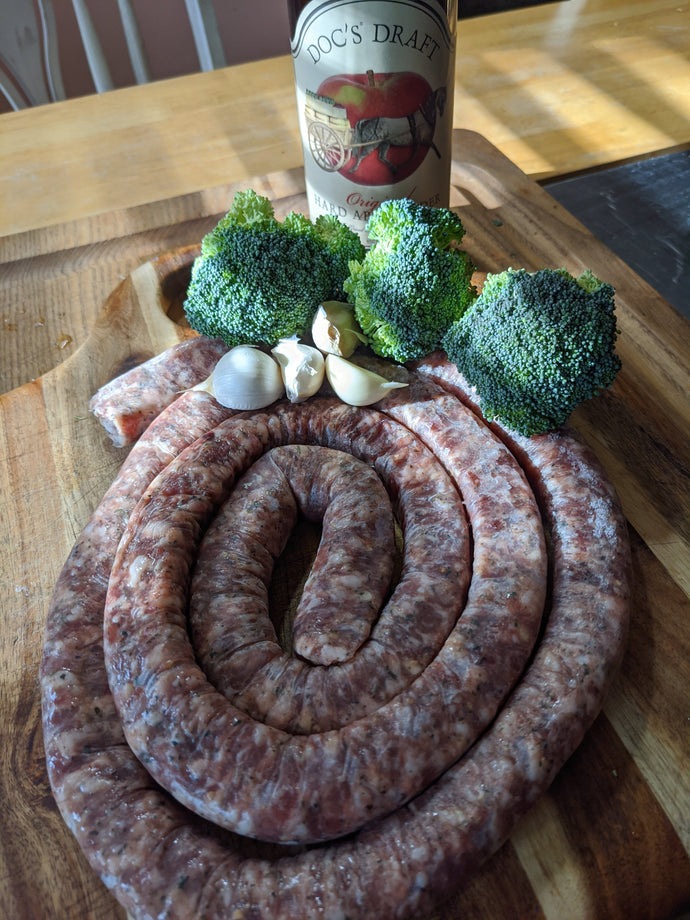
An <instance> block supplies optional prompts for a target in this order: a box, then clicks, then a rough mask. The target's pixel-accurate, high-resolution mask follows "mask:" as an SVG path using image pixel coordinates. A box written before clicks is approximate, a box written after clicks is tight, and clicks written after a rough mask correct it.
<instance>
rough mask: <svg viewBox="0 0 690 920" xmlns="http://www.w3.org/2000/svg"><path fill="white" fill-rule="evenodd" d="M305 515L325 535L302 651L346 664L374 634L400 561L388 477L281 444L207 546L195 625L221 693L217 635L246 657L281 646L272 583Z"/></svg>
mask: <svg viewBox="0 0 690 920" xmlns="http://www.w3.org/2000/svg"><path fill="white" fill-rule="evenodd" d="M298 512H301V514H302V515H303V516H304V517H306V518H307V520H311V521H322V534H321V541H320V544H319V549H318V552H317V554H316V558H315V559H314V562H313V566H312V569H311V572H310V574H309V577H308V578H307V581H306V583H305V585H304V588H303V591H302V597H301V599H300V601H299V604H298V605H297V609H296V611H295V614H294V620H293V623H292V645H293V648H294V650H295V652H296V653H297V654H299V655H300V656H301V657H302V658H303V659H306V660H307V661H310V662H311V663H312V664H321V665H330V664H333V663H334V662H341V661H348V660H350V659H351V658H352V657H353V655H354V654H355V652H356V651H357V649H358V648H360V646H361V645H362V643H363V642H364V641H365V640H366V638H367V636H368V635H369V632H370V630H371V625H372V623H373V621H374V619H375V618H376V616H377V614H378V611H379V608H380V607H381V605H382V603H383V600H384V597H385V595H386V592H387V590H388V588H389V586H390V582H391V579H392V577H393V565H394V561H395V521H394V518H393V511H392V508H391V504H390V500H389V498H388V494H387V493H386V490H385V488H384V486H383V484H382V482H381V480H380V479H379V477H378V476H377V475H376V473H375V472H374V470H373V469H371V468H370V467H369V466H367V465H366V464H364V463H362V462H361V461H359V460H356V459H355V458H354V457H351V456H350V455H349V454H346V453H343V452H342V451H334V450H331V449H330V448H327V447H314V446H301V447H296V446H288V447H279V448H274V449H273V450H271V451H269V452H268V453H267V454H265V455H264V456H263V457H262V458H261V459H260V460H258V461H257V462H256V463H255V464H254V465H253V466H252V467H251V469H250V470H249V471H248V472H247V473H246V474H245V475H244V476H243V477H242V479H241V480H240V482H239V483H238V484H237V486H236V488H235V489H234V490H233V492H232V494H231V496H230V497H229V499H228V500H227V501H226V502H225V504H224V505H223V507H222V508H221V510H220V512H219V513H218V515H217V516H216V518H215V519H214V521H213V523H212V525H211V526H210V527H209V529H208V531H207V532H206V534H205V536H204V539H203V540H202V543H201V546H200V549H199V556H198V559H197V562H196V567H195V572H194V579H193V581H192V590H191V602H190V623H191V626H192V634H193V636H194V638H195V641H194V646H195V651H196V653H197V656H198V658H199V660H200V661H201V663H202V665H203V667H204V671H205V673H206V674H207V676H208V677H209V678H210V679H211V681H212V683H214V685H215V686H217V687H218V686H219V684H218V675H217V674H216V668H217V667H218V666H222V665H223V663H224V661H225V658H226V656H225V654H223V653H222V652H221V651H220V649H218V647H217V646H216V645H215V641H213V642H210V641H209V639H208V636H207V633H208V631H209V630H211V631H213V633H215V634H216V639H218V638H220V637H221V633H222V632H225V631H226V630H227V632H228V634H229V638H230V640H231V641H232V642H233V643H234V644H235V646H236V648H237V649H238V650H239V651H244V650H246V649H247V648H248V647H249V646H251V645H253V644H254V643H256V642H260V643H266V642H268V643H272V644H273V645H274V646H277V644H278V640H277V637H276V635H275V631H274V630H273V628H272V626H271V623H270V619H269V616H268V594H269V585H270V579H271V575H272V572H273V566H274V563H275V561H276V559H277V558H278V556H280V554H281V553H282V552H283V550H284V549H285V545H286V543H287V539H288V537H289V536H290V533H291V532H292V529H293V527H294V525H295V524H296V521H297V516H298ZM257 605H258V608H257ZM257 609H258V611H261V613H260V615H259V614H258V612H257ZM221 624H222V625H221ZM239 679H240V682H241V683H243V682H244V680H246V678H245V677H242V676H240V678H239Z"/></svg>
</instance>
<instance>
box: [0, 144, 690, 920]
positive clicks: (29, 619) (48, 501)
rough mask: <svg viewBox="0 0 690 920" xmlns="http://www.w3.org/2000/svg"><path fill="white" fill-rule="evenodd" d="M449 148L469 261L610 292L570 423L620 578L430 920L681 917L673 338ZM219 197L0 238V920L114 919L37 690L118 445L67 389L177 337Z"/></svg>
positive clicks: (526, 199)
mask: <svg viewBox="0 0 690 920" xmlns="http://www.w3.org/2000/svg"><path fill="white" fill-rule="evenodd" d="M455 143H456V146H455V163H454V168H453V176H452V182H453V199H452V204H453V205H454V206H457V207H458V208H459V212H460V214H461V217H462V220H463V222H464V224H465V226H466V228H467V231H468V232H467V237H466V240H465V244H466V248H467V250H468V251H469V252H470V253H471V255H472V256H473V258H474V259H475V261H476V263H477V265H478V266H479V269H480V271H484V272H486V271H498V270H501V269H502V268H506V267H508V266H513V267H525V268H528V269H536V268H539V267H542V266H547V267H559V266H564V267H566V268H568V269H569V270H570V271H571V272H573V273H578V272H579V271H581V270H583V269H584V268H591V269H592V270H593V271H594V273H595V274H597V275H598V276H599V277H601V278H603V279H604V280H606V281H610V282H611V283H612V284H613V285H614V287H615V288H616V290H617V304H618V315H619V325H620V329H621V335H620V343H619V353H620V355H621V357H622V360H623V370H622V372H621V374H620V375H619V378H618V380H617V381H616V383H615V385H614V386H613V388H612V389H611V390H610V391H608V392H607V393H605V394H603V395H601V396H600V397H598V398H597V399H595V400H593V401H591V402H590V403H588V404H587V405H586V406H584V407H581V409H579V410H578V411H577V412H576V414H575V416H574V417H573V421H574V423H575V425H576V427H577V428H578V429H579V430H580V431H581V432H582V433H583V435H584V436H585V437H586V439H587V440H588V441H589V442H590V444H591V445H592V446H593V447H594V449H595V450H596V452H597V453H598V455H599V457H600V458H601V460H602V462H603V463H604V465H605V466H606V468H607V470H608V472H609V474H610V476H611V478H612V480H613V481H614V483H615V484H616V487H617V488H618V490H619V494H620V496H621V501H622V503H623V507H624V510H625V512H626V515H627V518H628V520H629V522H630V532H631V540H632V548H633V560H634V572H635V574H634V578H635V585H634V591H633V609H632V622H631V630H630V638H629V645H628V651H627V654H626V657H625V660H624V662H623V666H622V668H621V671H620V674H619V676H618V678H617V679H616V681H615V684H614V686H613V688H612V690H611V693H610V695H609V697H608V699H607V701H606V704H605V706H604V710H603V713H602V714H601V716H600V717H599V718H598V719H597V721H596V722H595V724H594V726H593V728H592V729H591V731H590V732H589V733H588V735H587V737H586V739H585V741H584V742H583V744H582V745H581V747H580V748H579V749H578V751H577V752H576V753H575V755H574V756H573V757H572V758H571V760H570V761H569V762H568V764H567V765H566V767H565V768H564V770H563V771H562V773H561V774H560V775H559V777H558V778H557V780H556V782H555V783H554V785H553V787H552V788H551V790H550V791H549V793H548V794H547V795H546V796H545V797H544V798H543V800H542V801H541V802H540V803H539V804H538V806H537V807H536V808H535V809H534V810H533V811H532V812H531V813H530V814H529V815H528V816H527V817H526V818H525V819H524V820H523V822H522V823H521V824H520V826H519V828H518V830H517V831H516V832H515V833H514V835H513V837H512V838H511V840H510V841H509V842H508V843H507V844H506V845H505V846H504V847H503V848H502V849H501V850H500V851H499V852H498V854H496V856H495V857H494V858H493V859H492V860H491V861H490V862H489V863H488V864H487V865H486V866H485V867H484V869H483V870H482V871H481V872H480V873H479V875H478V876H477V877H476V878H475V880H474V881H473V882H472V883H471V884H470V885H469V886H468V887H467V888H466V889H464V890H463V891H461V892H459V893H458V895H457V897H455V898H454V899H453V900H452V901H451V902H449V903H448V904H446V905H444V906H443V907H441V908H439V910H438V911H437V913H436V914H435V915H434V917H435V918H436V920H457V918H460V917H463V918H473V920H496V918H509V920H510V918H539V917H546V918H549V920H564V918H566V920H568V918H572V920H596V918H614V920H616V918H621V920H664V918H671V917H678V916H680V914H681V912H682V911H683V910H689V911H690V858H689V856H688V852H689V851H690V782H689V776H688V768H687V765H688V763H689V762H690V743H689V737H688V708H687V704H688V689H689V688H690V648H689V644H690V643H689V631H690V629H689V626H688V622H689V617H688V613H689V612H690V611H689V605H688V598H687V595H688V593H689V590H690V571H689V569H690V566H689V562H688V559H689V556H688V542H689V541H688V521H689V520H690V514H689V513H688V511H689V508H688V467H689V466H690V464H689V463H688V443H687V435H688V431H690V424H689V423H690V418H689V411H688V400H687V396H688V392H690V387H689V386H688V378H687V364H688V357H689V356H690V329H689V327H688V324H687V322H686V321H685V320H683V319H682V317H680V315H679V314H678V313H677V312H676V311H674V310H673V308H672V307H670V305H669V304H668V303H666V302H665V301H664V300H663V299H662V298H661V297H660V296H659V295H657V294H656V293H655V292H654V291H653V290H652V289H651V288H650V287H649V286H648V285H647V284H646V283H645V282H644V281H642V280H641V279H640V278H639V277H638V276H636V275H635V274H634V273H633V272H632V271H631V270H630V269H629V268H627V266H626V265H625V264H624V263H623V262H621V261H620V260H619V259H618V258H617V257H616V256H614V255H613V254H612V253H611V252H610V251H608V250H607V249H606V248H605V247H603V246H602V245H601V244H600V243H599V242H598V241H597V240H596V239H594V238H593V237H592V236H591V235H590V234H589V233H588V232H587V231H586V230H585V229H584V228H583V227H582V226H581V225H580V224H578V223H577V222H576V221H575V220H574V219H573V218H572V217H571V216H570V215H569V214H568V213H567V212H565V211H564V210H563V209H562V208H561V207H560V206H559V205H558V204H557V203H556V202H555V201H554V200H553V199H552V198H550V197H549V195H548V194H547V193H546V192H545V191H544V190H543V189H541V188H540V187H539V186H537V185H536V184H535V183H533V182H532V181H530V180H529V179H527V178H526V177H525V176H524V175H523V174H522V173H521V172H520V171H519V170H518V169H517V168H516V167H515V166H514V165H513V164H511V163H510V162H509V161H508V160H506V159H505V158H504V157H503V156H502V155H501V154H500V153H499V152H498V151H497V150H496V149H495V148H493V147H491V146H490V145H489V144H488V142H487V141H485V140H484V139H483V138H481V137H480V136H478V135H476V134H473V133H470V132H463V131H458V132H456V136H455ZM249 184H250V185H252V186H253V187H255V188H256V189H257V190H258V191H260V192H262V193H263V194H268V195H269V196H270V197H271V198H272V199H274V201H275V202H276V209H277V211H278V213H280V214H283V213H285V212H286V211H287V210H289V209H291V208H292V207H297V208H300V209H304V206H305V204H304V197H303V180H302V174H301V171H291V172H285V173H276V174H273V175H271V176H268V177H263V178H260V179H256V180H255V181H253V182H251V183H249ZM235 190H236V187H235V186H225V187H222V188H215V189H211V190H209V191H208V192H206V193H204V194H202V195H190V196H186V197H184V198H178V199H172V200H169V201H165V202H158V203H155V204H152V205H149V206H146V207H142V208H137V209H135V210H134V211H127V212H124V211H123V212H110V213H107V214H104V215H101V216H98V217H94V218H92V219H91V220H89V221H83V222H77V223H74V224H64V225H59V226H57V227H52V228H48V229H46V230H45V231H41V232H37V233H31V234H22V235H17V236H16V237H8V238H5V239H4V240H1V241H0V260H2V271H1V272H0V292H1V293H2V298H3V300H2V305H3V306H2V309H3V316H4V321H5V328H4V329H3V335H2V343H1V344H0V362H2V363H1V364H0V382H2V383H4V384H5V386H4V389H5V390H8V392H5V395H3V396H1V397H0V521H1V522H2V524H1V531H0V537H1V539H2V553H1V554H0V571H1V573H2V578H1V579H0V667H1V671H0V673H1V675H2V679H1V680H0V733H1V734H0V809H1V812H0V813H1V814H2V830H1V831H0V841H1V843H0V917H3V918H5V917H6V918H7V920H115V918H118V920H122V918H123V917H124V916H125V915H124V911H123V910H122V909H121V908H120V907H119V906H118V905H117V904H116V903H115V901H114V900H113V899H112V898H111V896H110V895H109V894H108V892H107V891H106V889H105V887H104V886H103V885H102V883H101V882H100V880H99V879H98V878H97V877H96V876H95V875H94V874H93V872H92V871H91V869H90V868H89V866H88V864H87V863H86V860H85V859H84V857H83V856H82V854H81V852H80V851H79V849H78V847H77V846H76V844H75V843H74V842H73V839H72V837H71V835H70V834H69V832H68V831H67V830H66V828H65V826H64V824H63V822H62V819H61V817H60V815H59V813H58V812H57V809H56V807H55V805H54V802H53V799H52V796H51V793H50V789H49V786H48V782H47V778H46V771H45V766H44V760H43V747H42V741H41V728H40V696H39V687H38V680H37V672H38V665H39V660H40V654H41V645H42V633H43V627H44V623H45V617H46V612H47V607H48V603H49V600H50V595H51V591H52V586H53V584H54V582H55V579H56V577H57V574H58V572H59V570H60V567H61V566H62V563H63V562H64V559H65V558H66V556H67V554H68V552H69V550H70V548H71V546H72V544H73V542H74V540H75V538H76V536H77V534H78V533H79V531H80V529H81V528H82V527H83V525H84V524H85V523H86V521H87V520H88V517H89V515H90V513H91V511H92V510H93V508H94V507H95V506H96V505H97V504H98V502H99V500H100V498H101V496H102V494H103V493H104V491H105V490H106V488H107V486H108V485H109V483H110V482H111V480H112V478H113V477H114V475H115V473H116V471H117V469H118V467H119V465H120V464H121V462H122V460H123V458H124V456H125V455H126V451H125V450H117V449H115V448H113V447H112V445H111V444H110V442H109V441H108V439H107V437H106V436H105V434H104V433H103V431H102V429H101V428H100V427H99V425H98V424H97V423H96V421H95V420H94V419H93V418H92V417H90V415H89V413H88V401H89V398H90V396H91V394H92V393H93V392H94V390H95V389H96V388H97V387H98V386H100V385H101V384H102V383H104V382H105V381H107V380H108V379H110V378H111V377H112V376H114V375H115V374H116V373H118V372H120V371H121V370H123V369H126V368H127V367H129V366H132V365H133V364H135V363H137V362H139V361H141V360H143V359H145V358H146V357H148V356H150V355H152V354H154V353H156V352H158V351H160V350H162V349H163V348H165V347H166V346H168V345H170V344H172V343H174V342H176V341H178V340H179V339H180V338H182V337H184V336H185V335H187V334H188V333H187V331H186V330H185V329H184V327H183V326H182V325H181V324H180V323H179V322H178V320H179V319H180V316H181V296H182V293H183V290H184V284H185V279H186V277H187V274H186V273H187V272H188V270H189V264H190V261H191V259H192V257H193V254H194V252H195V247H196V246H197V245H198V243H199V241H200V239H201V236H202V235H203V233H205V232H206V231H207V230H208V229H210V227H211V226H213V224H214V223H215V222H216V220H217V219H218V216H219V215H220V214H221V213H223V212H224V211H225V210H226V209H227V207H228V206H229V203H230V201H231V200H232V196H233V194H234V191H235ZM47 330H48V331H47ZM68 340H69V341H68ZM34 378H35V379H34ZM19 384H21V385H19ZM11 387H14V388H11ZM296 920H298V918H296ZM420 920H421V918H420ZM424 920H427V918H424Z"/></svg>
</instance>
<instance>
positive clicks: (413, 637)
mask: <svg viewBox="0 0 690 920" xmlns="http://www.w3.org/2000/svg"><path fill="white" fill-rule="evenodd" d="M352 417H353V418H356V419H358V424H359V426H360V428H362V430H363V432H364V434H363V435H362V436H361V437H360V439H359V440H360V442H361V443H360V446H359V448H358V449H359V450H360V451H365V452H366V453H364V454H362V456H368V457H369V458H370V459H371V458H373V461H372V462H373V463H374V465H375V468H376V470H377V472H378V473H379V475H380V477H381V479H382V480H383V482H384V483H385V484H386V487H387V488H388V490H389V492H390V494H391V497H392V499H393V501H394V503H395V508H396V512H397V515H398V517H399V519H400V522H401V526H402V531H403V534H404V550H403V560H402V571H401V575H400V578H399V579H398V582H397V584H396V586H395V589H394V590H393V592H392V595H391V597H390V599H389V601H388V603H387V604H386V605H385V607H384V609H383V610H382V611H381V614H380V616H379V619H378V621H377V622H376V624H375V626H374V628H373V631H372V635H371V637H370V641H369V642H367V643H366V644H365V645H364V646H363V647H362V648H361V649H360V651H359V653H358V654H357V655H356V656H355V657H354V658H352V659H351V660H350V661H348V662H343V663H342V664H338V665H332V666H330V667H328V668H327V669H323V668H314V667H310V666H309V665H308V664H307V663H305V662H304V661H301V660H300V659H298V658H295V657H293V656H290V655H287V654H284V653H283V652H282V651H281V649H280V648H279V646H278V645H277V643H276V642H275V641H273V639H272V636H271V635H269V634H268V633H267V632H266V629H265V615H262V618H261V620H260V621H259V622H258V623H257V621H256V619H253V623H254V632H253V639H254V640H255V641H253V642H250V641H249V637H248V635H247V633H246V631H245V629H244V628H243V629H241V630H239V631H238V630H237V629H236V624H234V623H233V622H231V621H230V618H229V614H230V613H231V612H232V611H233V610H234V609H241V611H242V614H243V622H244V623H245V624H247V618H248V616H250V615H252V613H253V610H254V608H253V606H252V608H248V607H247V605H246V604H244V603H242V602H241V599H240V597H239V595H236V601H235V602H233V600H232V599H231V597H230V595H231V594H232V591H233V588H235V587H236V585H233V584H232V583H230V580H234V575H233V569H232V567H231V566H229V565H223V567H222V570H221V571H218V572H215V573H214V578H213V584H212V592H213V594H215V596H216V597H211V596H210V594H211V590H210V588H211V586H210V584H209V585H208V586H207V584H206V583H207V582H208V579H207V578H205V577H200V578H197V579H196V581H195V583H194V585H193V590H192V601H191V608H192V626H193V632H194V636H195V651H196V653H197V657H198V659H199V661H200V662H201V663H202V665H203V667H204V670H205V672H206V673H207V674H208V675H209V677H210V678H211V680H212V683H213V684H214V686H215V687H216V688H217V689H219V690H221V692H223V693H224V694H225V695H226V696H227V697H228V699H230V700H231V701H232V702H233V703H234V705H236V706H238V708H240V709H242V710H243V711H244V712H246V713H248V714H249V715H252V716H253V717H254V718H258V719H260V720H261V721H263V722H266V723H267V724H269V725H272V726H273V727H276V728H281V729H284V730H286V731H292V732H299V733H308V732H313V731H328V730H329V729H332V728H338V727H340V726H341V725H343V724H345V723H346V722H351V721H353V720H355V719H358V718H362V717H363V716H365V715H367V714H368V713H369V712H371V711H372V710H374V709H376V708H378V707H379V706H381V705H382V704H384V703H386V702H387V701H388V700H390V699H391V698H392V697H393V696H395V695H396V694H397V693H400V692H401V691H402V690H404V689H405V688H406V687H407V686H409V684H410V683H411V682H412V681H413V680H414V678H416V677H417V676H418V675H419V674H420V673H421V671H422V670H423V669H424V667H425V666H426V665H427V664H428V663H429V662H430V661H431V660H432V659H433V657H434V656H435V655H436V654H437V653H438V651H439V650H440V648H441V646H442V645H443V642H444V641H445V640H446V639H447V638H448V634H449V633H450V630H451V629H452V627H453V625H454V623H455V620H456V619H457V614H458V613H459V611H460V610H461V609H462V605H463V603H464V600H465V597H466V593H467V585H468V582H469V562H470V560H469V552H470V549H469V534H468V530H467V523H466V518H465V514H464V511H463V507H462V502H461V499H460V496H459V495H458V493H457V490H456V488H455V486H454V485H453V483H452V480H451V479H450V478H449V476H448V474H447V473H446V472H445V470H444V469H443V467H442V466H441V465H440V464H439V463H438V461H437V460H436V459H435V457H434V456H433V454H431V453H430V452H429V451H428V449H426V448H425V447H424V446H423V445H422V444H421V443H420V442H419V440H418V439H417V438H416V437H415V436H414V435H412V434H410V432H409V431H407V430H406V429H404V428H402V427H401V426H400V425H398V424H397V423H395V422H391V421H390V420H387V419H385V418H382V417H381V416H380V415H379V414H378V413H371V412H368V413H365V412H359V413H353V414H352ZM366 418H369V419H371V425H370V426H369V427H363V426H364V420H365V419H366ZM341 421H342V419H341ZM303 436H304V437H309V435H308V433H307V434H306V435H303ZM286 437H287V435H286ZM320 437H321V438H326V437H328V432H327V431H324V432H322V434H321V435H320ZM239 500H241V493H240V496H236V495H235V494H233V496H232V497H231V499H230V500H229V502H230V506H231V507H232V505H233V503H235V502H236V501H239ZM281 504H282V503H281ZM251 511H252V513H251V517H250V522H249V523H250V526H252V527H263V516H262V515H259V514H258V513H257V510H256V508H255V506H254V505H252V509H251ZM222 519H223V518H222V515H221V518H220V519H219V520H220V521H222ZM210 535H211V538H212V539H213V540H214V542H216V538H215V536H214V531H213V529H212V530H211V534H210ZM263 537H264V538H267V539H273V538H272V536H271V535H270V532H268V531H267V530H266V528H264V530H263ZM208 538H209V534H208V533H207V536H206V540H208ZM228 539H229V536H228ZM221 541H222V538H219V540H218V542H221ZM204 542H205V541H204ZM235 542H236V540H235V539H234V538H233V545H234V543H235ZM205 556H206V553H205V547H204V545H203V544H202V547H201V552H200V558H199V561H198V563H197V572H199V571H200V568H201V570H202V571H206V563H205ZM373 562H374V564H376V560H373ZM369 567H371V563H370V564H369ZM263 575H264V581H265V580H266V578H267V577H268V571H264V573H263ZM224 580H225V581H226V582H228V583H226V584H225V585H223V581H224ZM261 590H262V592H263V593H264V595H265V589H263V588H262V589H261ZM216 598H217V599H218V601H217V602H216ZM264 613H265V612H264ZM202 618H203V622H202ZM250 675H251V676H252V678H253V679H251V680H250Z"/></svg>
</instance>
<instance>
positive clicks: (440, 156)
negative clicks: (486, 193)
mask: <svg viewBox="0 0 690 920" xmlns="http://www.w3.org/2000/svg"><path fill="white" fill-rule="evenodd" d="M288 3H289V17H290V29H291V49H292V57H293V62H294V69H295V85H296V92H297V108H298V114H299V120H300V132H301V137H302V147H303V153H304V170H305V179H306V186H307V198H308V202H309V213H310V216H311V218H312V219H315V218H316V217H317V216H318V215H320V214H335V215H336V216H337V217H338V218H340V220H342V221H343V223H346V224H348V226H350V227H352V228H353V229H354V230H355V231H357V232H358V233H360V235H361V236H362V238H363V239H364V240H365V242H366V239H365V236H366V235H365V233H364V226H365V224H366V221H367V219H368V217H369V215H370V214H371V212H372V211H373V210H374V208H376V207H377V205H378V204H379V203H380V202H381V201H383V200H385V199H388V198H406V197H407V198H413V199H414V200H415V201H418V202H420V203H422V204H428V205H432V206H439V207H447V206H448V199H449V192H450V165H451V144H452V129H453V88H454V74H455V37H456V26H457V0H288Z"/></svg>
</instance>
